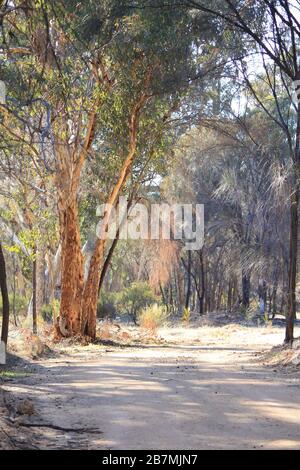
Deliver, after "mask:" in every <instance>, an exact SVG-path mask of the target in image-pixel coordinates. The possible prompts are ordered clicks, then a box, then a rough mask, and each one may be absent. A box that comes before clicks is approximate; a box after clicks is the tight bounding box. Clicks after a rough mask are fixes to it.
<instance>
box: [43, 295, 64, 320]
mask: <svg viewBox="0 0 300 470" xmlns="http://www.w3.org/2000/svg"><path fill="white" fill-rule="evenodd" d="M59 307H60V302H59V300H53V302H52V304H51V305H49V304H44V305H43V306H42V308H41V312H40V314H41V317H42V319H43V320H44V321H45V322H47V323H51V322H53V320H54V319H55V318H57V316H58V315H59Z"/></svg>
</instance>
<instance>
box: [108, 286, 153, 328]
mask: <svg viewBox="0 0 300 470" xmlns="http://www.w3.org/2000/svg"><path fill="white" fill-rule="evenodd" d="M156 301H157V297H156V296H155V294H154V293H153V291H152V289H151V288H150V287H149V285H148V284H147V283H146V282H134V283H132V284H131V286H130V287H127V288H125V289H124V290H123V291H121V292H120V293H119V294H118V298H117V306H118V311H119V312H120V313H126V314H128V315H131V316H132V317H133V319H134V321H136V319H137V316H138V314H139V313H140V312H141V311H142V309H144V308H146V307H148V306H150V305H151V304H153V303H155V302H156Z"/></svg>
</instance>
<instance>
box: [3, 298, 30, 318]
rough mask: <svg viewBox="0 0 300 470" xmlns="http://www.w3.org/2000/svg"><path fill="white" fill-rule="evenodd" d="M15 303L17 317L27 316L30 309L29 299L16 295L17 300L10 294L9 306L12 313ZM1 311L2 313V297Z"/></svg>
mask: <svg viewBox="0 0 300 470" xmlns="http://www.w3.org/2000/svg"><path fill="white" fill-rule="evenodd" d="M14 301H15V311H16V314H17V315H26V313H27V308H28V299H27V298H26V297H24V296H22V295H19V294H16V295H15V299H14V298H13V294H11V293H10V294H9V305H10V309H11V311H12V309H13V303H14ZM0 310H1V311H2V296H1V295H0Z"/></svg>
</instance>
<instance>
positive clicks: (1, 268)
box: [0, 243, 9, 345]
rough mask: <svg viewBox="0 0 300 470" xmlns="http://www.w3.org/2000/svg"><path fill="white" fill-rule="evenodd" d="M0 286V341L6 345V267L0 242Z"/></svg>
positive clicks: (7, 300) (7, 318)
mask: <svg viewBox="0 0 300 470" xmlns="http://www.w3.org/2000/svg"><path fill="white" fill-rule="evenodd" d="M0 287H1V295H2V330H1V341H3V342H4V344H5V345H7V339H8V328H9V299H8V291H7V280H6V267H5V259H4V254H3V251H2V245H1V243H0Z"/></svg>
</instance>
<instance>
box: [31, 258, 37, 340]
mask: <svg viewBox="0 0 300 470" xmlns="http://www.w3.org/2000/svg"><path fill="white" fill-rule="evenodd" d="M34 256H35V257H34V260H33V263H32V332H33V334H34V335H36V334H37V313H36V271H37V270H36V264H37V262H36V250H35V253H34Z"/></svg>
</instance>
